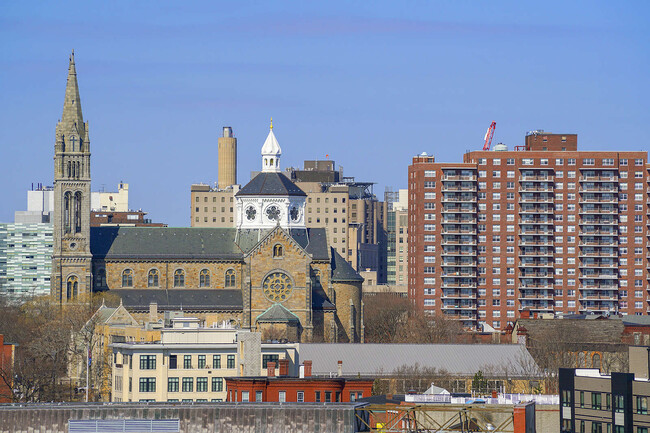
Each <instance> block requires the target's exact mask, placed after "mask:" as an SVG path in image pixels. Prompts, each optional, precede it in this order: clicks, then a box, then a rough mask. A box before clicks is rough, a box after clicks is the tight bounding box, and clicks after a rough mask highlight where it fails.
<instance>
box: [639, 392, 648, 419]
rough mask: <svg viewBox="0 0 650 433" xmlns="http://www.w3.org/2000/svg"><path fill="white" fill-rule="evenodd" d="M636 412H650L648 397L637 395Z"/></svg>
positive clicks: (645, 413)
mask: <svg viewBox="0 0 650 433" xmlns="http://www.w3.org/2000/svg"><path fill="white" fill-rule="evenodd" d="M636 413H638V414H642V415H647V414H648V397H642V396H637V397H636Z"/></svg>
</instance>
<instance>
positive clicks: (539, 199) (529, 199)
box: [519, 197, 553, 203]
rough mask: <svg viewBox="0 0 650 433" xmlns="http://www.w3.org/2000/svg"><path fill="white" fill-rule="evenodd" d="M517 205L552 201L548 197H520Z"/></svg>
mask: <svg viewBox="0 0 650 433" xmlns="http://www.w3.org/2000/svg"><path fill="white" fill-rule="evenodd" d="M519 203H553V199H552V198H548V197H527V198H523V197H520V198H519Z"/></svg>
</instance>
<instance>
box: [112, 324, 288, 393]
mask: <svg viewBox="0 0 650 433" xmlns="http://www.w3.org/2000/svg"><path fill="white" fill-rule="evenodd" d="M111 347H112V348H113V373H112V374H113V381H112V387H113V388H112V393H111V401H114V402H126V401H172V402H173V401H197V402H201V401H225V400H226V385H225V383H226V382H225V378H226V377H238V376H260V375H261V376H266V375H267V371H266V365H267V363H268V362H276V363H277V362H278V361H279V360H280V359H288V360H289V372H290V373H289V374H294V375H295V374H297V371H298V367H297V363H298V357H297V352H298V344H296V343H288V344H281V343H262V342H261V334H260V333H258V332H249V331H243V330H240V329H233V328H230V327H223V328H202V327H200V323H199V320H198V319H195V318H185V317H181V318H176V319H173V326H172V328H169V329H163V330H162V331H161V341H160V342H157V343H138V342H134V343H114V344H111Z"/></svg>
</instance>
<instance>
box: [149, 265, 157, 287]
mask: <svg viewBox="0 0 650 433" xmlns="http://www.w3.org/2000/svg"><path fill="white" fill-rule="evenodd" d="M147 286H149V287H158V269H150V270H149V274H148V275H147Z"/></svg>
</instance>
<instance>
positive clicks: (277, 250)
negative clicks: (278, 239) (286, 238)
mask: <svg viewBox="0 0 650 433" xmlns="http://www.w3.org/2000/svg"><path fill="white" fill-rule="evenodd" d="M273 257H282V245H280V244H275V245H274V246H273Z"/></svg>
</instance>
